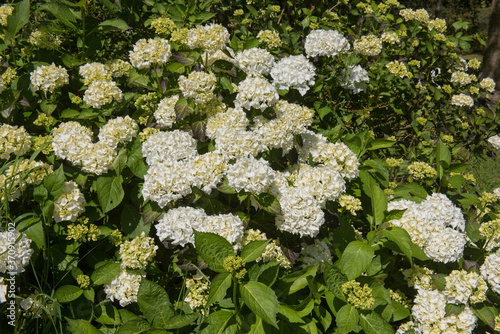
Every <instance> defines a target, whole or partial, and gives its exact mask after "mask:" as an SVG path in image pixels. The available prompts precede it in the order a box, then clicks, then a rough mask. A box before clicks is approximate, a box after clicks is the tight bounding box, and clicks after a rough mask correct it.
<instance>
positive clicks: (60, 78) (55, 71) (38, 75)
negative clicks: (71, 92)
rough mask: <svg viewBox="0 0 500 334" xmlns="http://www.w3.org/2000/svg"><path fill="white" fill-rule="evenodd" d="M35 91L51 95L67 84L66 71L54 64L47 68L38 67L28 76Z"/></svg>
mask: <svg viewBox="0 0 500 334" xmlns="http://www.w3.org/2000/svg"><path fill="white" fill-rule="evenodd" d="M30 78H31V83H32V84H33V86H34V87H35V90H42V91H44V92H45V93H47V92H50V93H53V92H54V91H55V90H56V89H57V88H59V87H61V86H63V85H65V84H67V83H69V75H68V71H66V69H65V68H63V67H62V66H56V65H55V64H54V63H52V65H49V66H38V67H37V68H36V70H34V71H33V72H31V74H30Z"/></svg>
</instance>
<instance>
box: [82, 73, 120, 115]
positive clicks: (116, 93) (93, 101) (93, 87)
mask: <svg viewBox="0 0 500 334" xmlns="http://www.w3.org/2000/svg"><path fill="white" fill-rule="evenodd" d="M122 98H123V93H122V91H121V90H120V88H118V86H116V82H114V81H107V80H96V81H92V82H91V83H90V85H89V87H88V88H87V90H86V91H85V94H84V95H83V101H84V102H85V103H87V104H88V105H89V106H91V107H93V108H96V109H100V108H101V107H102V106H103V105H105V104H107V103H111V102H112V101H113V100H115V101H117V102H120V101H121V100H122Z"/></svg>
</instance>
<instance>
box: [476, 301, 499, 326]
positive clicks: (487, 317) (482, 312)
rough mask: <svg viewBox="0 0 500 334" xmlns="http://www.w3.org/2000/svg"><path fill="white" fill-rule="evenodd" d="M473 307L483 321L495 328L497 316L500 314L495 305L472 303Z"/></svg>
mask: <svg viewBox="0 0 500 334" xmlns="http://www.w3.org/2000/svg"><path fill="white" fill-rule="evenodd" d="M471 309H472V311H473V312H474V314H475V315H476V316H477V317H478V318H479V319H481V321H482V322H483V323H485V324H486V325H488V326H489V327H490V328H491V329H492V330H493V329H495V317H496V316H497V315H498V310H497V309H496V308H495V307H493V306H487V305H485V304H484V303H480V304H473V305H471Z"/></svg>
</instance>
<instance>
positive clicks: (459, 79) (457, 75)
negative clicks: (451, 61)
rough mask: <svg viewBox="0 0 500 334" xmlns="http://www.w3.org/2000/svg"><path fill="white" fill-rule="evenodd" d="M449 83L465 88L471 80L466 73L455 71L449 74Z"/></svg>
mask: <svg viewBox="0 0 500 334" xmlns="http://www.w3.org/2000/svg"><path fill="white" fill-rule="evenodd" d="M451 82H454V83H457V84H459V85H460V86H466V85H468V84H470V83H471V82H472V79H471V77H470V76H469V75H468V74H467V73H465V72H463V71H457V72H453V73H452V74H451Z"/></svg>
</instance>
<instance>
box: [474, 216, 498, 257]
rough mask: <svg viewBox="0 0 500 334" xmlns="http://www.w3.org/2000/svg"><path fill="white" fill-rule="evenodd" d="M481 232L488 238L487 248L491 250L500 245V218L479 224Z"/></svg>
mask: <svg viewBox="0 0 500 334" xmlns="http://www.w3.org/2000/svg"><path fill="white" fill-rule="evenodd" d="M479 233H480V234H481V235H482V236H483V237H485V238H486V245H485V249H486V250H487V251H488V252H490V251H492V250H493V249H494V248H497V247H500V219H493V220H490V221H487V222H484V223H482V224H481V226H479Z"/></svg>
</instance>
